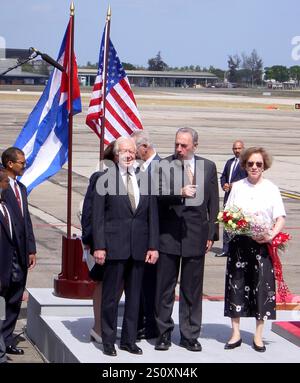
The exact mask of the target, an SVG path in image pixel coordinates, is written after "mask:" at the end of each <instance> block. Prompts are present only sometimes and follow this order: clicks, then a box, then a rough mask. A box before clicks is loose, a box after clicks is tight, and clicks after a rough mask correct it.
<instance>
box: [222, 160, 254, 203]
mask: <svg viewBox="0 0 300 383" xmlns="http://www.w3.org/2000/svg"><path fill="white" fill-rule="evenodd" d="M234 160H235V157H233V158H230V159H229V160H228V161H227V162H226V164H225V166H224V169H223V173H222V175H221V177H220V182H221V186H222V188H223V186H224V185H225V184H226V183H229V176H230V168H231V165H232V163H233V161H234ZM247 175H248V174H247V172H246V170H245V169H242V168H241V165H240V163H238V164H237V165H236V168H235V169H234V172H233V174H232V176H231V183H232V182H236V181H239V180H241V179H243V178H246V177H247ZM229 193H230V191H229V192H225V194H224V205H225V204H226V201H227V200H228V197H229Z"/></svg>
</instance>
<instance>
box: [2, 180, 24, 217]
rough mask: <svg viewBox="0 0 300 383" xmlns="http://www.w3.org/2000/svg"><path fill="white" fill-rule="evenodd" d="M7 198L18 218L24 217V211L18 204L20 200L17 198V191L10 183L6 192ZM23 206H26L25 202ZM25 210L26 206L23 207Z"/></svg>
mask: <svg viewBox="0 0 300 383" xmlns="http://www.w3.org/2000/svg"><path fill="white" fill-rule="evenodd" d="M22 199H23V201H24V198H23V194H22ZM5 200H6V201H7V203H8V204H9V206H10V207H11V209H12V210H13V213H14V214H15V216H16V218H17V219H18V220H19V219H23V216H22V212H21V210H20V207H19V205H18V201H17V199H16V196H15V193H14V192H13V190H12V188H11V186H10V185H9V187H8V189H7V190H6V192H5ZM23 206H24V202H23ZM23 210H24V208H23Z"/></svg>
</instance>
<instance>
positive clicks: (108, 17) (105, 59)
mask: <svg viewBox="0 0 300 383" xmlns="http://www.w3.org/2000/svg"><path fill="white" fill-rule="evenodd" d="M110 20H111V7H110V5H109V7H108V10H107V15H106V26H105V42H104V56H103V72H102V76H103V84H102V102H103V108H102V110H103V115H102V117H101V137H100V170H103V159H104V133H105V106H106V83H107V64H108V54H109V35H110Z"/></svg>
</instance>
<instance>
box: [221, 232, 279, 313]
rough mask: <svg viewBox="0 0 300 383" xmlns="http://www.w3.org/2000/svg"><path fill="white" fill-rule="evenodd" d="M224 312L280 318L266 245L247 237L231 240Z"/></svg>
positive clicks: (237, 237)
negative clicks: (277, 312) (276, 309)
mask: <svg viewBox="0 0 300 383" xmlns="http://www.w3.org/2000/svg"><path fill="white" fill-rule="evenodd" d="M228 253H229V254H228V259H227V270H226V282H225V309H224V315H225V316H228V317H230V318H239V317H255V318H256V319H257V320H266V319H276V311H275V308H276V300H275V299H276V294H275V276H274V270H273V265H272V261H271V258H270V256H269V254H268V249H267V246H266V245H260V244H258V243H257V242H255V241H254V240H253V239H251V238H250V237H247V236H240V235H238V236H235V237H234V238H233V239H232V240H231V241H230V242H229V251H228Z"/></svg>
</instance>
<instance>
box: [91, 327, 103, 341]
mask: <svg viewBox="0 0 300 383" xmlns="http://www.w3.org/2000/svg"><path fill="white" fill-rule="evenodd" d="M90 336H91V342H96V343H100V344H102V338H101V336H100V335H98V334H97V333H96V331H95V330H94V329H92V328H91V329H90Z"/></svg>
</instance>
